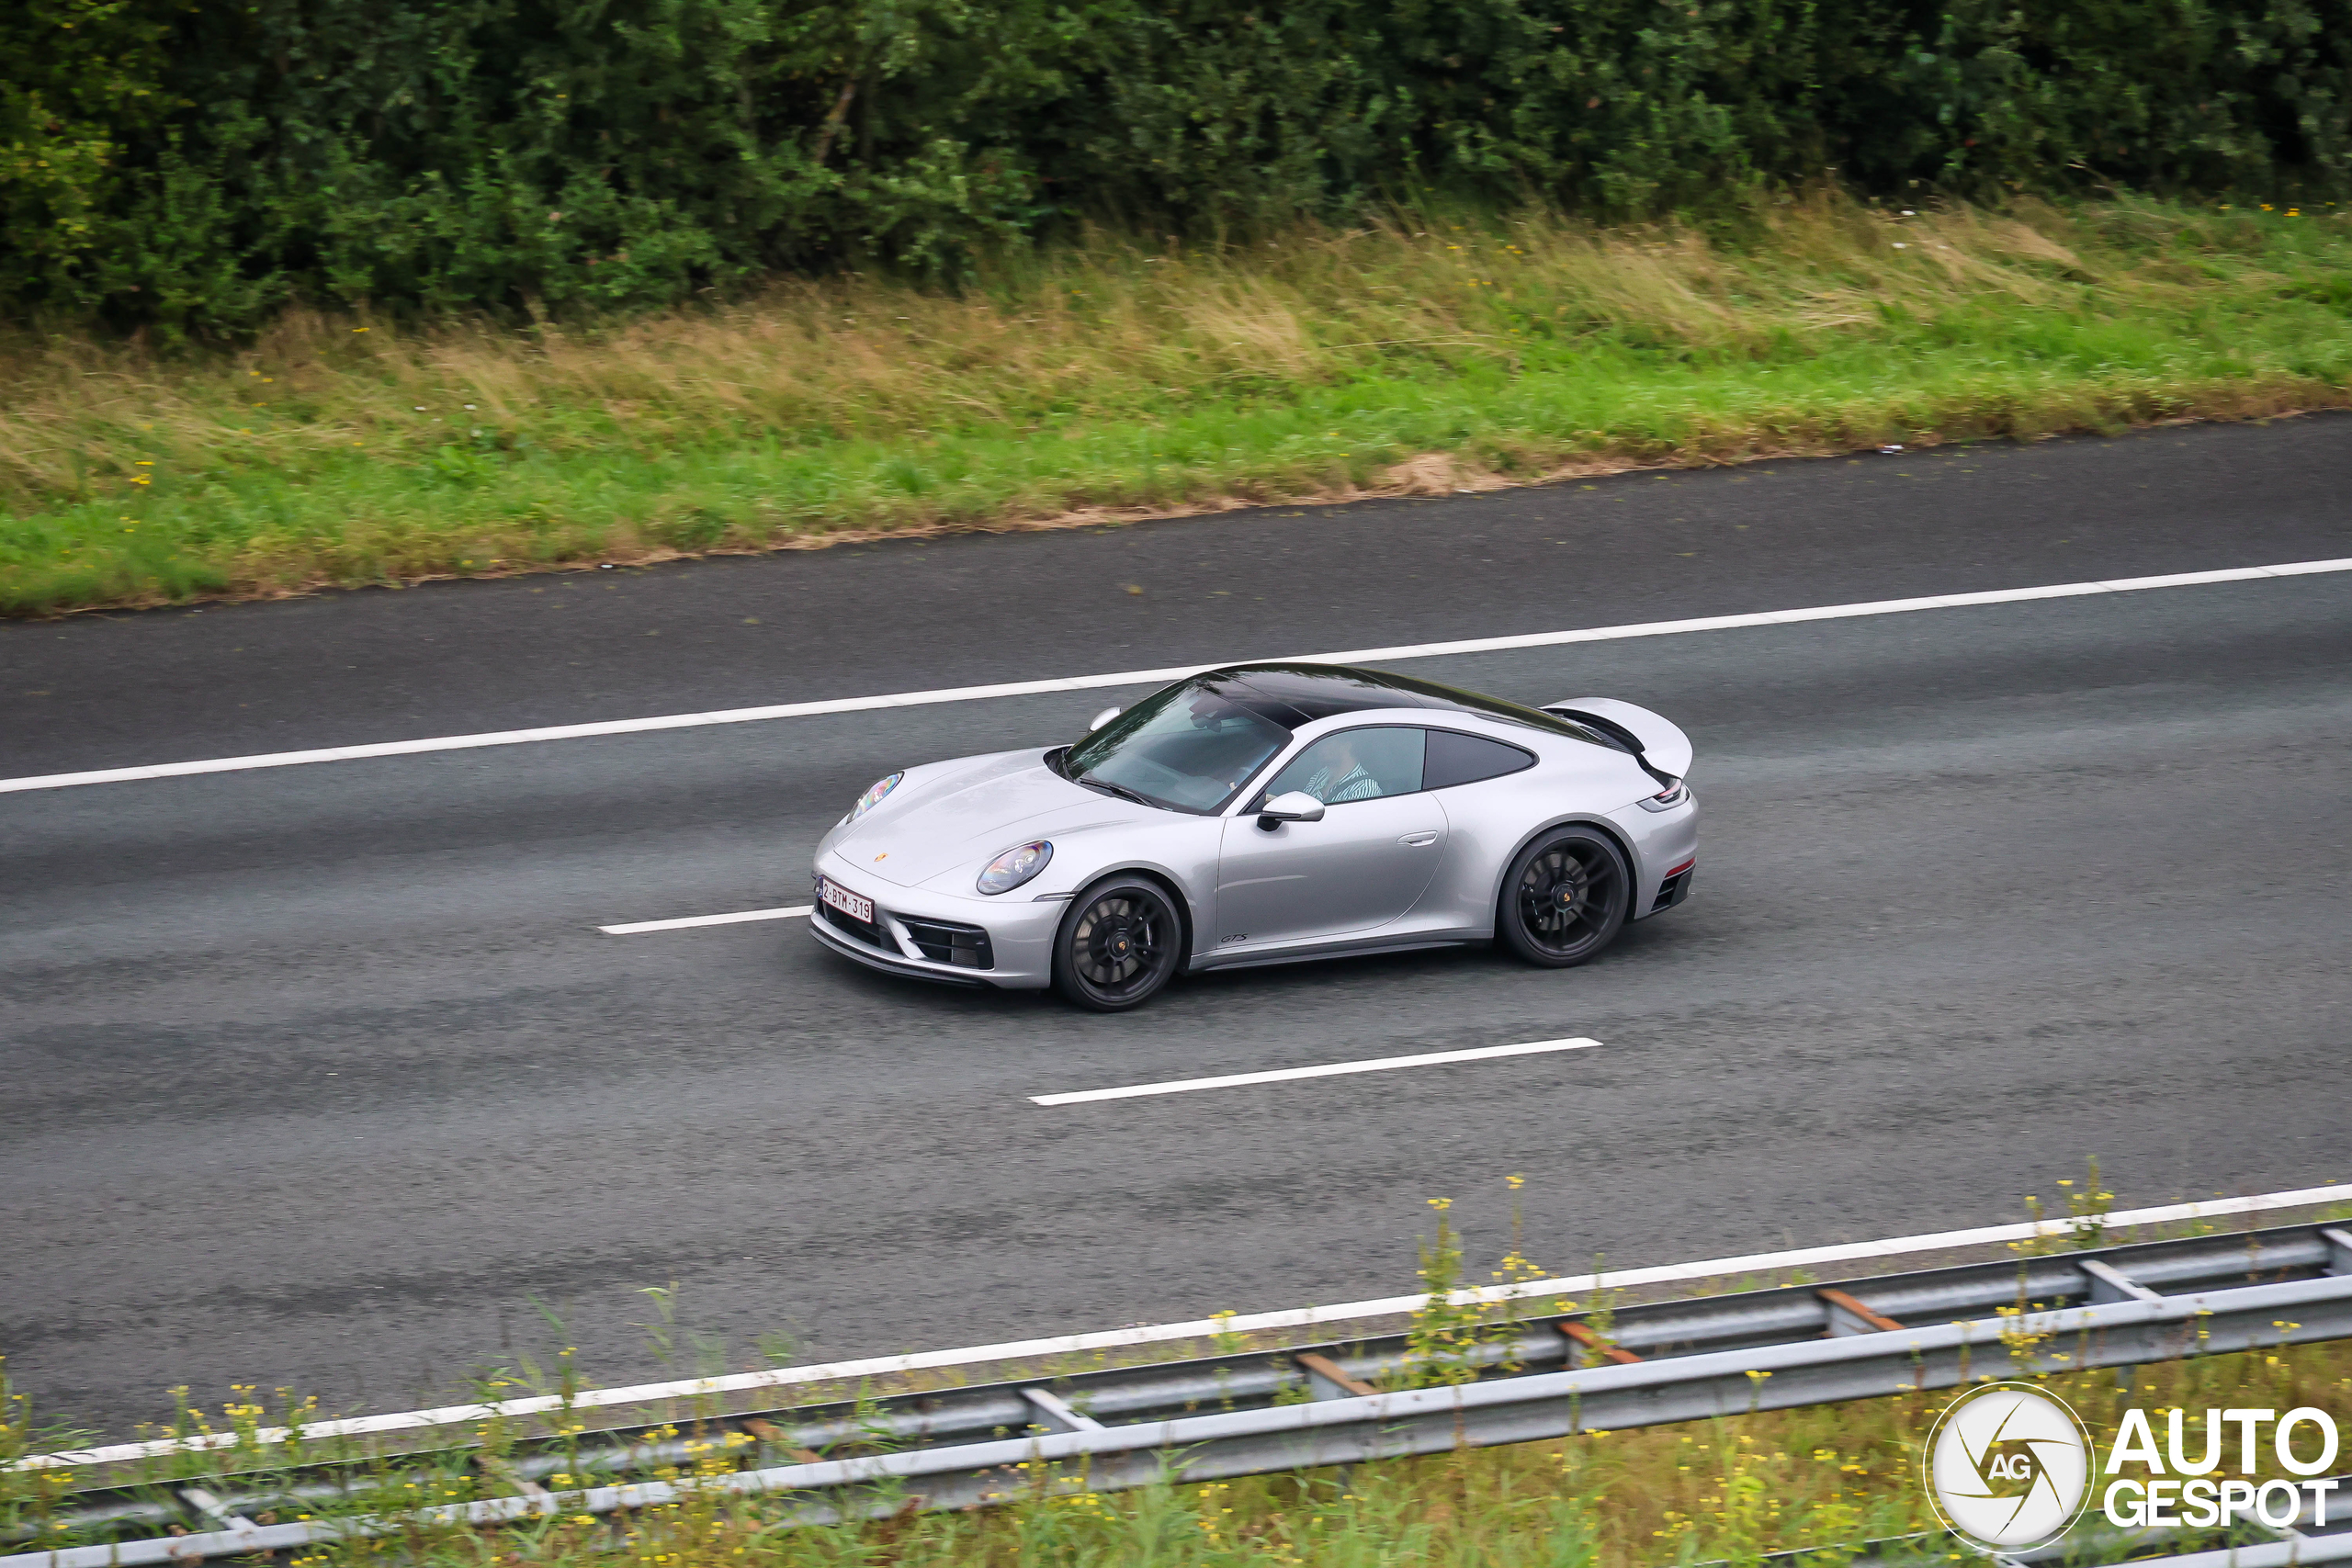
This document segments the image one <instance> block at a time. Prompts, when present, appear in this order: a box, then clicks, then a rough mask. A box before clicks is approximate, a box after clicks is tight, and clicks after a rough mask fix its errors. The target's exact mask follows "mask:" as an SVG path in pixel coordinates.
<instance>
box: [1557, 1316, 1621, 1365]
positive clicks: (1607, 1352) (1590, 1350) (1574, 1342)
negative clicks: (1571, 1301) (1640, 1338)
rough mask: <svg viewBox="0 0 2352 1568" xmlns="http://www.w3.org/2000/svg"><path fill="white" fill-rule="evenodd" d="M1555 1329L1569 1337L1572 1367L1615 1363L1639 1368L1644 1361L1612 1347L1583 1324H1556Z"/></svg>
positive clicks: (1617, 1347)
mask: <svg viewBox="0 0 2352 1568" xmlns="http://www.w3.org/2000/svg"><path fill="white" fill-rule="evenodd" d="M1554 1326H1555V1327H1556V1328H1558V1329H1559V1331H1560V1332H1561V1333H1562V1334H1563V1335H1565V1336H1566V1337H1567V1341H1568V1365H1569V1366H1570V1367H1597V1366H1600V1365H1601V1364H1602V1363H1604V1362H1609V1361H1614V1362H1615V1363H1617V1364H1618V1365H1619V1366H1621V1367H1638V1366H1640V1365H1641V1364H1642V1359H1641V1358H1640V1357H1639V1356H1636V1355H1634V1353H1633V1352H1632V1351H1631V1350H1627V1349H1624V1348H1621V1347H1619V1346H1615V1345H1611V1343H1609V1341H1608V1340H1606V1339H1603V1338H1602V1337H1600V1335H1598V1334H1595V1333H1594V1332H1593V1331H1592V1330H1591V1329H1589V1328H1587V1327H1586V1326H1585V1325H1583V1324H1581V1323H1561V1324H1555V1325H1554Z"/></svg>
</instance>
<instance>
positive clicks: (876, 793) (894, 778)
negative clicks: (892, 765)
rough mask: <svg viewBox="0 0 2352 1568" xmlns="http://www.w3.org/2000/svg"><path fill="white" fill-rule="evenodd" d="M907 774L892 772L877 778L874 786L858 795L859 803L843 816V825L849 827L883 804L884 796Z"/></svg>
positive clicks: (896, 786)
mask: <svg viewBox="0 0 2352 1568" xmlns="http://www.w3.org/2000/svg"><path fill="white" fill-rule="evenodd" d="M906 776H907V775H906V774H905V773H892V774H891V775H890V776H889V777H888V778H887V779H876V780H875V781H874V784H873V787H871V788H870V789H868V790H867V791H866V792H865V794H864V795H859V796H858V797H857V804H856V805H855V806H853V807H850V808H849V815H848V816H846V817H844V818H842V827H844V828H846V827H848V826H849V825H850V824H851V823H853V822H854V821H856V820H857V819H858V818H861V817H863V816H865V814H866V813H867V812H869V811H871V810H873V809H874V808H875V807H877V806H879V805H881V804H882V800H883V797H884V796H885V795H888V794H889V793H890V792H891V791H892V790H894V789H896V788H898V787H899V780H900V779H902V778H905V777H906Z"/></svg>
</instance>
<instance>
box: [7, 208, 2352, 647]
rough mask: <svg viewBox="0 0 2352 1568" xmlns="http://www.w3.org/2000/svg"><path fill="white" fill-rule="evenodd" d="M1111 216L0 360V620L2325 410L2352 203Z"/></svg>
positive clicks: (2343, 381) (2346, 346)
mask: <svg viewBox="0 0 2352 1568" xmlns="http://www.w3.org/2000/svg"><path fill="white" fill-rule="evenodd" d="M1421 223H1422V225H1423V226H1421V227H1418V228H1417V227H1415V226H1414V225H1413V224H1411V223H1403V224H1397V225H1390V226H1385V227H1372V228H1367V229H1363V230H1358V231H1351V232H1347V233H1338V232H1328V231H1298V232H1295V233H1294V234H1292V235H1291V236H1289V237H1288V238H1286V239H1284V240H1283V241H1281V242H1279V243H1263V242H1261V243H1253V244H1251V245H1250V246H1247V247H1240V246H1236V247H1229V248H1227V249H1225V250H1222V251H1211V250H1201V249H1182V248H1178V247H1173V246H1170V247H1168V248H1166V249H1165V250H1164V251H1155V250H1153V249H1151V248H1149V247H1140V246H1138V245H1136V244H1134V243H1124V242H1118V241H1114V240H1111V239H1104V240H1102V241H1100V242H1098V243H1094V244H1092V245H1091V246H1089V247H1085V248H1080V249H1076V250H1066V251H1058V252H1053V253H1049V254H1039V255H1035V256H1030V257H1026V258H1023V259H1019V260H1016V261H1012V262H1008V263H1005V264H1004V265H1001V266H999V267H997V268H996V269H994V270H993V271H992V272H991V274H990V275H989V277H988V278H987V280H986V281H985V283H984V284H983V285H981V286H978V287H975V288H972V289H970V290H968V291H967V292H965V293H963V294H962V295H960V296H951V295H948V294H944V293H940V292H926V291H922V290H917V289H914V288H908V287H904V286H900V285H897V284H893V283H888V282H884V281H877V280H871V279H861V278H855V277H852V278H846V279H836V280H831V281H826V282H820V283H787V284H778V285H777V286H776V287H775V288H773V289H772V290H771V291H769V292H768V293H766V294H764V295H763V296H762V297H760V298H758V299H752V300H750V301H746V302H742V303H739V304H730V305H723V306H713V307H712V308H710V309H708V310H698V311H688V312H679V313H673V314H668V315H663V316H660V317H654V318H649V319H642V320H639V321H632V322H627V323H620V324H616V325H613V326H610V327H607V328H605V329H602V330H595V331H590V330H569V331H559V330H555V329H552V328H550V329H547V330H543V331H539V332H536V333H499V332H493V331H490V330H487V329H480V330H441V331H435V332H431V333H397V332H395V331H394V330H393V329H392V328H391V327H390V326H389V325H387V324H384V323H380V322H369V321H334V320H326V319H322V318H319V317H315V316H300V315H298V316H293V317H289V318H288V319H286V320H284V321H281V322H280V323H279V324H278V325H277V327H276V328H274V329H273V330H271V331H270V332H269V333H266V335H265V336H264V337H263V338H262V339H261V340H260V341H258V342H257V343H255V344H253V345H252V346H251V347H249V348H246V349H243V350H240V351H238V352H235V353H233V354H226V355H218V356H213V357H204V358H198V359H193V360H191V359H185V358H183V359H165V358H161V357H156V356H153V355H147V354H145V353H142V352H141V351H139V350H137V349H136V348H130V347H111V348H102V347H99V346H95V345H91V344H66V343H57V344H47V345H43V346H32V345H26V344H18V345H17V347H15V348H14V349H13V350H10V351H8V352H7V353H6V355H0V378H4V379H5V384H6V389H7V390H6V396H5V398H0V613H12V614H18V615H22V614H39V613H43V612H50V611H56V610H62V609H70V608H73V607H76V606H86V605H99V604H146V603H156V602H161V601H164V600H168V599H172V598H176V597H184V596H187V595H191V594H214V593H232V594H254V593H269V592H283V591H291V590H300V589H303V588H308V587H314V586H319V585H322V584H359V583H368V582H385V581H402V580H412V581H413V580H414V579H417V578H421V577H428V576H443V575H453V574H454V575H468V574H476V573H491V572H502V571H510V570H526V569H531V568H539V567H550V566H560V565H564V564H568V563H580V562H589V561H596V560H615V559H620V560H626V559H644V558H653V557H659V556H662V555H664V554H671V553H679V552H693V551H700V550H729V549H752V548H763V547H775V546H777V545H792V544H801V543H809V542H820V541H822V540H824V539H826V538H828V537H832V536H841V535H842V534H844V533H849V532H856V531H888V530H894V529H917V528H936V527H956V526H998V525H1020V524H1024V523H1037V522H1050V521H1055V520H1068V519H1069V518H1071V517H1072V516H1074V515H1075V516H1081V517H1083V516H1097V517H1099V516H1106V515H1107V516H1114V517H1115V516H1127V515H1137V514H1142V513H1151V512H1172V511H1182V510H1186V509H1199V508H1213V507H1216V506H1218V505H1221V504H1227V503H1230V502H1250V501H1274V500H1295V499H1305V498H1313V497H1329V496H1340V495H1350V494H1355V493H1361V492H1363V491H1382V490H1387V491H1397V490H1442V489H1450V488H1457V487H1464V486H1475V485H1479V484H1484V483H1489V482H1494V481H1496V480H1498V479H1499V480H1511V479H1532V478H1537V477H1541V476H1544V475H1547V474H1558V473H1566V472H1575V471H1579V470H1584V471H1598V470H1601V469H1607V468H1623V467H1628V466H1636V465H1644V464H1657V463H1706V462H1717V461H1725V460H1732V459H1737V458H1741V457H1754V456H1759V455H1774V454H1795V453H1807V452H1832V451H1838V450H1846V449H1851V448H1854V447H1857V446H1872V445H1876V444H1879V443H1881V442H1886V441H1901V442H1906V443H1917V442H1922V441H1936V440H1951V439H1955V438H1965V437H1973V436H1998V435H2014V436H2029V437H2030V436H2034V435H2040V434H2048V433H2052V432H2057V431H2066V430H2085V429H2112V428H2115V427H2118V426H2121V425H2125V424H2129V423H2137V422H2144V421H2151V420H2157V419H2164V418H2173V417H2207V418H2244V417H2258V416H2261V415H2266V414H2270V413H2277V412H2286V411H2290V410H2297V409H2309V408H2315V407H2324V406H2335V405H2341V404H2344V403H2346V402H2347V401H2352V215H2344V214H2339V213H2338V211H2337V210H2336V209H2333V208H2329V209H2318V210H2312V211H2296V210H2291V209H2289V210H2278V211H2266V210H2261V209H2252V210H2238V209H2227V208H2222V207H2220V206H2218V205H2208V206H2204V207H2199V208H2190V207H2186V206H2180V205H2170V204H2164V203H2157V202H2150V201H2141V200H2127V201H2120V202H2114V203H2105V204H2097V205H2086V206H2083V207H2079V208H2073V209H2063V210H2062V209H2055V208H2051V207H2045V206H2039V205H2021V206H2019V207H2018V208H2017V209H2014V210H2011V211H2008V212H2004V213H1996V212H1989V211H1985V210H1980V209H1965V208H1940V209H1932V210H1923V211H1921V212H1918V213H1917V214H1916V215H1911V216H1905V215H1902V214H1900V213H1898V212H1896V211H1895V210H1894V209H1864V208H1860V207H1857V206H1854V205H1852V204H1850V203H1848V202H1845V201H1843V200H1841V199H1838V198H1833V197H1818V198H1815V199H1813V200H1810V201H1807V202H1804V203H1801V204H1796V205H1793V206H1789V207H1784V208H1781V209H1776V210H1775V211H1774V212H1773V213H1772V214H1771V215H1770V217H1769V218H1767V219H1762V220H1758V223H1757V225H1756V226H1755V227H1754V228H1753V229H1752V230H1751V231H1749V232H1747V234H1745V235H1744V236H1742V237H1740V238H1738V239H1736V240H1732V241H1713V242H1711V241H1709V240H1708V239H1706V238H1703V237H1702V236H1700V235H1698V234H1696V233H1692V232H1686V231H1676V230H1671V229H1642V230H1629V231H1598V232H1597V231H1590V230H1589V229H1586V228H1583V227H1580V226H1578V225H1577V224H1574V223H1571V222H1568V221H1566V220H1555V219H1546V218H1542V217H1528V216H1521V217H1518V218H1513V219H1509V220H1506V219H1500V218H1495V219H1486V220H1469V219H1464V220H1463V222H1462V223H1460V224H1459V225H1458V226H1457V225H1455V224H1453V223H1452V222H1441V221H1437V220H1421Z"/></svg>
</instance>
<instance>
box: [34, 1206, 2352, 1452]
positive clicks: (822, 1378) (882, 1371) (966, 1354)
mask: <svg viewBox="0 0 2352 1568" xmlns="http://www.w3.org/2000/svg"><path fill="white" fill-rule="evenodd" d="M2346 1202H2352V1185H2345V1186H2336V1187H2301V1188H2296V1189H2294V1190H2290V1191H2286V1192H2263V1193H2258V1194H2256V1196H2254V1197H2251V1198H2215V1199H2213V1200H2211V1201H2209V1202H2203V1203H2167V1204H2165V1205H2163V1206H2162V1207H2159V1208H2154V1209H2119V1210H2117V1211H2115V1212H2114V1213H2110V1214H2109V1215H2108V1216H2107V1224H2108V1228H2109V1230H2111V1231H2120V1230H2129V1229H2131V1227H2133V1226H2135V1225H2160V1224H2177V1223H2178V1222H2180V1221H2183V1220H2207V1219H2220V1218H2222V1217H2224V1216H2226V1215H2230V1214H2256V1213H2262V1212H2263V1211H2265V1210H2271V1209H2304V1208H2312V1207H2315V1206H2318V1205H2321V1204H2332V1203H2346ZM2073 1234H2074V1227H2073V1224H2072V1222H2070V1221H2067V1220H2041V1221H2038V1222H2037V1221H2027V1222H2025V1223H2023V1224H2008V1225H1980V1226H1978V1227H1976V1228H1975V1229H1973V1230H1963V1231H1938V1232H1935V1233H1933V1234H1931V1235H1905V1236H1895V1237H1893V1238H1891V1239H1889V1240H1885V1241H1854V1242H1844V1243H1841V1244H1839V1245H1837V1246H1834V1247H1798V1248H1796V1249H1795V1250H1793V1251H1789V1252H1758V1253H1753V1254H1750V1255H1748V1256H1747V1257H1745V1258H1708V1259H1706V1260H1705V1261H1703V1262H1700V1263H1670V1264H1667V1265H1666V1266H1664V1267H1662V1268H1656V1269H1615V1270H1612V1271H1611V1272H1609V1273H1606V1274H1574V1275H1566V1276H1562V1277H1560V1278H1557V1279H1551V1280H1522V1281H1521V1282H1519V1283H1517V1284H1511V1285H1486V1286H1481V1287H1479V1288H1478V1289H1476V1290H1465V1291H1456V1292H1453V1294H1452V1295H1451V1296H1449V1297H1448V1298H1447V1299H1448V1300H1449V1301H1451V1302H1453V1303H1461V1304H1468V1303H1476V1302H1505V1301H1524V1300H1528V1299H1530V1298H1537V1299H1540V1298H1543V1297H1545V1296H1568V1297H1577V1296H1588V1295H1590V1294H1592V1293H1593V1292H1597V1291H1606V1290H1629V1289H1631V1288H1633V1287H1634V1286H1637V1285H1657V1284H1671V1283H1674V1282H1676V1281H1679V1280H1723V1279H1736V1278H1737V1277H1739V1276H1741V1275H1745V1274H1755V1273H1759V1272H1766V1271H1770V1270H1771V1269H1802V1268H1810V1267H1812V1266H1813V1265H1815V1264H1816V1263H1849V1262H1852V1261H1854V1260H1856V1259H1859V1258H1900V1257H1902V1256H1904V1255H1905V1254H1907V1253H1917V1252H1942V1251H1945V1250H1947V1249H1949V1248H1951V1247H1987V1246H1991V1245H1994V1244H1996V1243H2000V1242H2011V1241H2030V1240H2033V1239H2035V1238H2037V1237H2041V1236H2067V1235H2073ZM1428 1302H1429V1298H1428V1297H1427V1296H1389V1297H1386V1298H1385V1299H1383V1300H1380V1301H1371V1302H1347V1303H1341V1304H1340V1305H1338V1306H1325V1307H1293V1308H1291V1309H1289V1310H1287V1311H1283V1312H1261V1313H1251V1314H1235V1315H1231V1316H1226V1317H1216V1318H1201V1319H1196V1320H1195V1321H1193V1322H1190V1323H1162V1324H1145V1325H1138V1326H1136V1327H1134V1328H1113V1329H1106V1330H1102V1331H1099V1332H1096V1333H1092V1334H1063V1335H1057V1336H1056V1337H1053V1338H1050V1339H1015V1340H1012V1341H1009V1342H1007V1343H1005V1344H1001V1345H975V1346H972V1347H970V1348H967V1349H962V1350H924V1351H921V1352H917V1353H914V1354H910V1355H904V1356H876V1357H873V1358H870V1359H866V1360H862V1361H832V1362H828V1363H826V1364H824V1365H821V1366H809V1367H774V1368H770V1369H769V1370H767V1371H758V1372H731V1373H729V1374H727V1375H726V1376H723V1377H708V1378H690V1379H686V1380H684V1381H681V1382H657V1383H639V1384H638V1385H636V1386H634V1387H629V1388H597V1389H586V1390H582V1392H580V1393H573V1394H571V1395H570V1396H569V1397H566V1396H564V1395H560V1394H552V1395H539V1396H536V1397H533V1398H530V1399H509V1400H503V1401H501V1402H499V1403H497V1404H452V1405H445V1406H443V1407H442V1408H440V1409H437V1410H404V1411H401V1412H399V1413H397V1414H394V1415H388V1416H349V1417H345V1418H344V1419H342V1420H337V1421H320V1422H317V1423H314V1424H313V1425H311V1426H308V1427H303V1428H302V1436H303V1438H305V1439H316V1438H345V1437H364V1436H367V1435H368V1434H370V1433H378V1432H407V1431H414V1430H416V1429H417V1428H419V1427H448V1426H455V1425H458V1424H459V1423H465V1422H474V1421H491V1420H497V1419H500V1418H502V1417H513V1416H544V1415H547V1414H548V1413H549V1412H550V1411H556V1410H565V1409H571V1410H595V1409H605V1408H610V1407H613V1406H616V1405H629V1404H651V1403H653V1402H655V1401H659V1400H665V1399H695V1398H699V1397H702V1396H704V1395H706V1394H718V1393H742V1392H747V1391H753V1390H759V1389H771V1388H795V1387H800V1386H803V1385H806V1384H809V1383H831V1382H855V1381H857V1380H859V1379H862V1378H876V1377H887V1376H888V1375H890V1374H891V1373H893V1372H914V1371H928V1370H931V1369H933V1368H938V1367H968V1366H978V1365H985V1364H987V1363H989V1362H991V1361H1014V1360H1033V1359H1038V1358H1042V1357H1046V1356H1072V1355H1078V1354H1080V1353H1083V1352H1086V1351H1090V1350H1114V1349H1121V1348H1126V1347H1128V1346H1134V1345H1157V1344H1164V1343H1166V1342H1168V1341H1170V1340H1183V1339H1206V1338H1208V1337H1211V1336H1212V1335H1217V1334H1250V1333H1256V1332H1259V1331H1261V1330H1267V1329H1281V1328H1313V1327H1317V1326H1319V1325H1323V1324H1327V1323H1349V1322H1353V1321H1357V1320H1360V1319H1363V1318H1368V1317H1396V1316H1399V1315H1401V1314H1406V1313H1409V1312H1415V1311H1418V1310H1419V1309H1420V1308H1421V1307H1423V1306H1425V1305H1426V1304H1428ZM292 1435H293V1434H292V1432H291V1430H290V1429H289V1428H288V1427H263V1428H261V1430H260V1431H258V1432H257V1433H255V1434H254V1436H253V1438H251V1439H250V1440H251V1441H254V1442H256V1443H282V1442H284V1441H285V1440H286V1439H287V1438H288V1437H290V1436H292ZM245 1440H248V1439H246V1438H244V1436H243V1434H242V1433H237V1432H209V1433H206V1434H204V1435H203V1436H201V1437H195V1438H156V1439H153V1440H152V1441H149V1442H144V1443H116V1444H112V1445H110V1446H108V1447H106V1448H98V1449H75V1450H69V1451H66V1452H62V1453H47V1454H28V1455H27V1456H26V1457H24V1458H22V1459H19V1460H16V1461H11V1462H10V1463H9V1464H7V1465H0V1470H42V1469H51V1468H55V1467H58V1466H63V1465H77V1464H115V1463H119V1462H120V1461H124V1460H136V1459H153V1458H157V1457H160V1456H162V1455H164V1454H174V1453H190V1452H195V1451H198V1450H204V1449H219V1448H227V1447H230V1446H231V1445H232V1444H234V1443H238V1442H241V1441H245Z"/></svg>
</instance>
